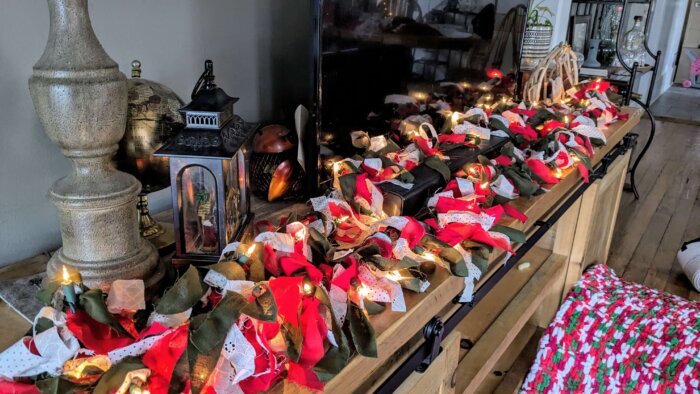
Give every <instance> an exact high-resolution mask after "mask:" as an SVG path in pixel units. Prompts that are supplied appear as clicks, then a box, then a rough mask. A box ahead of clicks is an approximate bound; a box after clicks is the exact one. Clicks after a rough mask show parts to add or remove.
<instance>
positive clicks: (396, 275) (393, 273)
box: [386, 271, 403, 282]
mask: <svg viewBox="0 0 700 394" xmlns="http://www.w3.org/2000/svg"><path fill="white" fill-rule="evenodd" d="M386 277H387V279H389V280H393V281H394V282H398V281H400V280H401V279H403V276H401V273H400V272H399V271H391V272H389V273H388V274H386Z"/></svg>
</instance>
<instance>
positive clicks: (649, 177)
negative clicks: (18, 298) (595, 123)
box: [608, 119, 700, 300]
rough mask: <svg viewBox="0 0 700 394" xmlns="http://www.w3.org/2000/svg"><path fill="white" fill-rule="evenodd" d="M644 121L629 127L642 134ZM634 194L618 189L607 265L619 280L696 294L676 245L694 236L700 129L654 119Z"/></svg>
mask: <svg viewBox="0 0 700 394" xmlns="http://www.w3.org/2000/svg"><path fill="white" fill-rule="evenodd" d="M648 129H649V127H648V121H647V120H646V119H644V120H643V121H642V122H641V123H640V126H639V127H637V128H636V129H635V131H636V132H639V133H640V134H642V138H646V135H645V134H646V133H648ZM637 174H638V178H637V181H638V190H639V193H640V199H639V200H634V198H633V197H632V194H631V193H624V194H623V196H622V200H621V205H620V209H619V212H618V217H617V223H616V228H615V232H614V234H613V240H612V243H611V247H610V257H609V259H608V265H610V266H611V267H612V268H613V269H614V270H615V271H616V272H617V273H618V274H620V275H622V277H623V278H624V279H627V280H631V281H635V282H639V283H643V284H645V285H647V286H649V287H652V288H656V289H658V290H661V291H666V292H669V293H672V294H676V295H680V296H683V297H686V298H689V299H693V300H697V299H700V293H698V292H697V291H696V290H695V289H693V287H692V285H691V283H690V281H688V279H687V278H686V277H685V274H684V273H683V272H682V270H681V268H680V266H679V264H678V261H677V260H676V253H677V252H678V250H679V248H680V245H681V244H682V243H683V242H685V241H687V240H690V239H694V238H697V237H700V191H699V189H700V132H699V131H698V129H697V127H692V126H689V125H684V124H677V123H668V122H657V136H656V138H655V140H654V143H653V144H652V145H651V147H650V149H649V151H648V153H647V155H646V156H645V157H644V159H643V160H642V162H641V164H640V166H639V168H638V171H637Z"/></svg>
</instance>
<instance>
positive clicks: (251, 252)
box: [245, 244, 255, 256]
mask: <svg viewBox="0 0 700 394" xmlns="http://www.w3.org/2000/svg"><path fill="white" fill-rule="evenodd" d="M253 252H255V244H252V245H250V247H249V248H248V250H246V252H245V254H247V255H248V256H250V255H252V254H253Z"/></svg>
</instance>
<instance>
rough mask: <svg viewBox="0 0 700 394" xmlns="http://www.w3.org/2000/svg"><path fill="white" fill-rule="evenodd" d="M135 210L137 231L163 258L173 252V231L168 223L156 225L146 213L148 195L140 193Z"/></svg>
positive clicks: (147, 212)
mask: <svg viewBox="0 0 700 394" xmlns="http://www.w3.org/2000/svg"><path fill="white" fill-rule="evenodd" d="M136 208H137V210H138V213H139V231H140V232H141V236H142V237H144V238H146V239H147V240H148V241H149V242H151V243H152V244H153V246H155V247H156V249H158V254H160V255H161V256H165V255H167V254H168V253H171V252H172V251H173V250H175V230H174V229H173V225H172V224H170V223H158V222H156V220H155V219H153V217H152V216H151V214H150V213H149V211H148V194H146V193H140V194H139V199H138V202H137V203H136Z"/></svg>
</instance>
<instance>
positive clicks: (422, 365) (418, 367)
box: [375, 134, 636, 394]
mask: <svg viewBox="0 0 700 394" xmlns="http://www.w3.org/2000/svg"><path fill="white" fill-rule="evenodd" d="M635 143H636V136H635V135H632V134H628V135H627V136H625V137H624V139H623V140H622V141H620V143H618V144H617V145H616V146H615V147H614V148H613V149H612V150H611V151H610V152H608V154H607V155H605V157H603V160H601V164H600V165H599V166H598V167H596V168H595V170H594V171H592V172H591V174H590V176H589V180H590V183H584V184H582V185H581V186H579V187H578V188H577V189H576V190H575V191H574V192H573V193H572V194H571V195H570V196H569V197H567V199H566V200H565V201H564V203H563V204H562V205H561V206H560V207H559V208H558V209H557V210H556V211H554V213H552V215H551V216H550V217H549V218H547V220H542V221H538V222H536V223H535V224H536V225H537V226H538V227H539V228H538V229H537V230H536V231H535V232H534V233H533V234H532V235H531V236H530V237H529V238H528V239H527V241H525V243H524V244H522V245H521V246H520V247H519V248H518V250H516V252H515V254H514V255H512V256H511V257H510V258H509V259H508V260H506V262H505V263H504V264H503V265H501V267H500V268H499V269H498V270H497V271H496V272H495V273H494V274H493V275H491V277H489V279H487V280H486V281H485V282H484V283H483V284H482V285H481V287H479V289H478V290H477V291H476V292H474V296H473V297H472V301H471V302H467V303H464V304H462V305H461V306H460V307H459V309H457V311H456V312H455V313H454V314H453V315H452V316H450V317H449V318H448V319H447V321H445V322H444V323H443V322H442V319H441V318H440V317H439V316H435V317H433V319H432V320H430V322H428V323H427V324H426V325H425V326H424V327H423V336H424V337H425V339H426V341H425V342H424V343H423V345H422V346H421V347H419V348H418V349H417V350H416V351H415V352H414V353H413V354H411V355H410V356H409V357H408V359H406V360H405V361H404V362H403V364H401V366H399V368H398V369H397V370H396V371H394V373H393V374H392V375H391V376H390V377H389V378H388V379H387V380H385V381H384V383H382V385H381V386H379V388H378V389H377V390H376V391H375V392H376V393H380V394H389V393H393V392H394V391H396V388H398V387H399V386H400V385H401V383H403V382H404V381H405V380H406V379H407V378H408V377H409V376H410V375H411V373H413V372H414V371H417V372H424V371H426V370H427V369H428V367H429V366H430V364H431V363H432V362H433V361H434V360H435V358H436V357H437V356H438V355H439V354H440V351H441V350H442V348H441V347H440V342H441V341H442V338H444V337H446V336H447V335H449V334H450V333H451V332H452V330H454V329H455V328H456V327H457V325H458V324H459V323H460V322H461V321H462V320H464V318H465V317H467V315H468V314H469V313H470V312H471V311H472V310H473V309H474V307H476V305H477V304H478V303H479V301H481V300H482V299H484V297H486V295H487V294H488V293H489V292H490V291H491V289H493V288H494V287H495V286H496V285H497V284H498V282H500V280H501V279H502V278H503V277H504V276H505V275H506V274H507V273H508V272H509V271H510V270H511V268H513V267H514V266H515V265H516V264H518V262H519V261H520V260H521V259H522V258H523V257H524V256H525V254H527V252H529V251H530V249H532V248H533V247H534V246H535V244H537V242H538V241H539V240H540V239H541V238H542V237H543V236H544V235H545V234H546V233H547V231H549V229H550V228H551V227H552V226H553V225H554V224H555V223H556V222H557V221H558V220H559V219H560V218H561V217H562V216H563V215H564V213H566V211H568V210H569V207H571V205H573V204H574V203H575V202H576V201H577V200H578V199H579V197H581V195H583V193H584V192H585V191H586V190H587V189H588V187H589V186H590V185H591V184H592V183H593V181H595V180H597V179H602V178H603V177H605V175H606V174H607V170H608V167H609V166H610V164H611V163H612V162H613V161H615V159H616V158H617V157H618V156H622V155H624V154H625V153H626V152H627V151H628V150H629V149H630V148H631V147H632V146H634V144H635ZM458 300H459V296H457V297H455V298H454V299H453V300H452V302H454V303H458ZM460 346H461V347H463V348H469V347H471V346H473V343H472V342H471V341H468V340H464V339H463V340H462V342H461V343H460Z"/></svg>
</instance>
